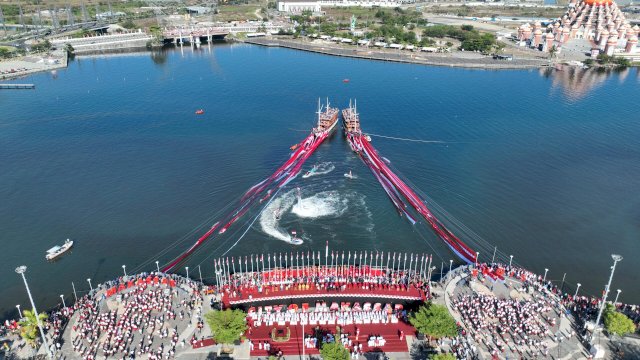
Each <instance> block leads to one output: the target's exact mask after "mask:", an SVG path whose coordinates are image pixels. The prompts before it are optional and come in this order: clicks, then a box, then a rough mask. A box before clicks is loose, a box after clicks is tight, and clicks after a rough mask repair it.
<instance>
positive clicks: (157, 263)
mask: <svg viewBox="0 0 640 360" xmlns="http://www.w3.org/2000/svg"><path fill="white" fill-rule="evenodd" d="M156 269H157V270H158V272H160V261H158V260H156Z"/></svg>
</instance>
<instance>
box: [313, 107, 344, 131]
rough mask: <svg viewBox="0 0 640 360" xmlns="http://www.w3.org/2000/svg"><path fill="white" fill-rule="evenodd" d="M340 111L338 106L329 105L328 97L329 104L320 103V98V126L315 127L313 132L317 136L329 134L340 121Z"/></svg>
mask: <svg viewBox="0 0 640 360" xmlns="http://www.w3.org/2000/svg"><path fill="white" fill-rule="evenodd" d="M339 113H340V111H339V110H338V108H332V107H331V106H330V105H329V99H328V98H327V104H326V105H325V106H323V105H321V104H320V99H318V112H317V114H318V126H316V127H315V128H313V133H314V134H315V135H316V136H322V135H325V136H326V135H329V134H331V132H332V131H333V129H335V127H336V124H337V123H338V114H339Z"/></svg>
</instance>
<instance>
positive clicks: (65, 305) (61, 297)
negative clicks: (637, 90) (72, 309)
mask: <svg viewBox="0 0 640 360" xmlns="http://www.w3.org/2000/svg"><path fill="white" fill-rule="evenodd" d="M60 299H62V307H63V308H66V307H67V304H65V303H64V295H63V294H60Z"/></svg>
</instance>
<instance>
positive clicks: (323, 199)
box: [291, 191, 349, 219]
mask: <svg viewBox="0 0 640 360" xmlns="http://www.w3.org/2000/svg"><path fill="white" fill-rule="evenodd" d="M348 203H349V200H348V199H347V198H345V197H341V196H340V193H339V192H338V191H323V192H320V193H317V194H315V195H313V196H311V197H307V198H301V199H300V200H299V201H296V203H295V205H293V208H292V209H291V212H292V213H294V214H296V215H298V216H299V217H301V218H312V219H313V218H319V217H325V216H340V215H342V214H344V212H345V211H346V210H347V208H348Z"/></svg>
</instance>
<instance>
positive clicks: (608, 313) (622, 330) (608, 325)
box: [604, 304, 636, 336]
mask: <svg viewBox="0 0 640 360" xmlns="http://www.w3.org/2000/svg"><path fill="white" fill-rule="evenodd" d="M604 327H605V329H607V332H608V333H610V334H615V335H618V336H624V335H626V334H630V333H632V332H634V331H635V330H636V326H635V324H634V323H633V321H632V320H631V319H629V318H628V317H627V315H625V314H623V313H619V312H617V311H616V309H615V307H613V305H611V304H607V309H606V310H605V313H604Z"/></svg>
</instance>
